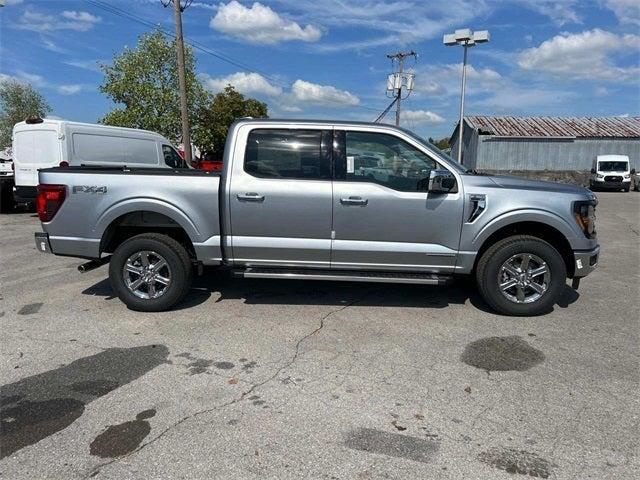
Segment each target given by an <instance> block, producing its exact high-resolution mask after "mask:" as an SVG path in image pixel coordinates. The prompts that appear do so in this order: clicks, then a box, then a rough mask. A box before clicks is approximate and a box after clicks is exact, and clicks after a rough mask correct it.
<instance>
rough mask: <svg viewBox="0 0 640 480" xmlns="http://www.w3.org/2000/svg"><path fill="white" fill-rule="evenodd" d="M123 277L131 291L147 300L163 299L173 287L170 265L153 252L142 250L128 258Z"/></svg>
mask: <svg viewBox="0 0 640 480" xmlns="http://www.w3.org/2000/svg"><path fill="white" fill-rule="evenodd" d="M122 275H123V277H124V284H125V285H126V286H127V288H128V289H129V291H130V292H131V293H133V294H134V295H135V296H136V297H139V298H144V299H145V300H149V299H154V298H159V297H161V296H162V295H164V293H165V292H166V291H167V289H168V288H169V285H171V269H170V268H169V264H168V263H167V261H166V260H165V259H164V257H163V256H162V255H160V254H159V253H157V252H154V251H151V250H141V251H139V252H136V253H134V254H133V255H131V256H130V257H129V258H127V261H126V262H125V264H124V268H123V269H122Z"/></svg>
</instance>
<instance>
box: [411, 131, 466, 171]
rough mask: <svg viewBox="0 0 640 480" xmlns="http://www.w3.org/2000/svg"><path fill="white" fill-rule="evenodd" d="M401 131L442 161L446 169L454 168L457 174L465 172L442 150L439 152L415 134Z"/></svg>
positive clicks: (464, 169)
mask: <svg viewBox="0 0 640 480" xmlns="http://www.w3.org/2000/svg"><path fill="white" fill-rule="evenodd" d="M402 131H403V132H404V133H406V134H407V135H409V136H410V137H411V138H412V139H414V140H415V141H416V142H418V143H419V144H420V145H421V146H423V147H425V148H426V149H427V150H429V151H430V152H431V153H433V154H434V155H435V156H436V157H438V158H439V159H440V160H442V163H445V164H446V165H447V166H448V167H451V168H454V169H455V170H457V171H458V172H459V173H466V172H467V169H466V168H464V167H463V166H462V165H460V164H459V163H458V162H456V161H455V160H454V159H453V158H451V157H450V156H449V155H447V154H446V153H444V152H443V151H442V150H440V149H439V148H438V147H436V146H435V145H432V144H430V143H429V142H427V141H425V140H424V139H422V138H420V137H419V136H417V135H416V134H415V133H413V132H412V131H410V130H405V129H404V128H403V129H402Z"/></svg>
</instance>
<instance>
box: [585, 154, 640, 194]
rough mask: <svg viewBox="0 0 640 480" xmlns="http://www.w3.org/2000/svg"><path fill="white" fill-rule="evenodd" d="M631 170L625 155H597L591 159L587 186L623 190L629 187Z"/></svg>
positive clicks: (632, 171) (633, 171) (632, 172)
mask: <svg viewBox="0 0 640 480" xmlns="http://www.w3.org/2000/svg"><path fill="white" fill-rule="evenodd" d="M635 173H636V171H635V169H633V170H631V167H630V163H629V157H628V156H626V155H598V156H597V157H596V158H595V159H594V161H593V168H592V169H591V177H590V178H589V187H590V188H591V190H594V189H605V188H606V189H611V190H624V191H625V192H628V191H629V189H630V188H631V175H634V174H635Z"/></svg>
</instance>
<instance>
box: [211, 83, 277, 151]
mask: <svg viewBox="0 0 640 480" xmlns="http://www.w3.org/2000/svg"><path fill="white" fill-rule="evenodd" d="M268 116H269V115H268V110H267V104H266V103H263V102H260V101H258V100H255V99H253V98H245V96H244V95H242V94H241V93H240V92H238V91H237V90H236V89H235V88H233V86H231V85H227V86H226V87H225V89H224V91H222V92H220V93H217V94H216V95H215V96H214V97H213V100H212V101H211V103H210V104H209V105H207V106H206V107H205V108H203V109H202V110H200V112H199V115H198V123H199V124H200V125H203V126H204V125H206V127H207V128H206V129H202V130H201V132H200V133H201V135H200V137H199V140H200V143H198V146H200V147H201V148H203V149H205V150H213V151H214V152H216V154H217V155H221V154H222V151H223V150H224V143H225V141H226V138H227V131H228V130H229V127H230V126H231V124H232V123H233V122H234V121H235V120H237V119H238V118H242V117H253V118H267V117H268Z"/></svg>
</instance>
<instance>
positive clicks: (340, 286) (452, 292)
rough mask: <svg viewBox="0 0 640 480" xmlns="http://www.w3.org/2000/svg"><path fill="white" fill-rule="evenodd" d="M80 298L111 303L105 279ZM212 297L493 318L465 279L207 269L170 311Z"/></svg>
mask: <svg viewBox="0 0 640 480" xmlns="http://www.w3.org/2000/svg"><path fill="white" fill-rule="evenodd" d="M82 293H83V294H85V295H98V296H104V297H106V299H112V298H114V293H113V291H112V290H111V287H110V285H109V281H108V280H107V279H105V280H102V281H100V282H98V283H96V284H95V285H92V286H91V287H89V288H87V289H85V290H84V291H83V292H82ZM212 294H217V295H215V296H216V297H217V299H216V300H215V302H216V303H220V302H223V301H225V300H244V303H246V304H262V305H341V304H345V305H346V304H350V303H353V302H357V304H358V305H361V306H371V307H405V308H446V307H449V306H450V305H464V304H465V303H467V302H469V303H470V304H471V305H473V306H474V307H475V308H477V309H478V310H481V311H483V312H486V313H490V314H492V315H497V314H496V313H495V312H494V311H493V310H491V308H490V307H489V306H488V305H487V304H486V303H485V302H484V300H483V299H482V297H481V296H480V295H479V293H478V292H477V290H476V288H475V285H474V283H473V280H472V279H471V278H469V277H460V278H458V279H456V281H455V282H454V283H453V284H451V285H448V286H445V287H436V286H427V285H410V284H394V283H388V284H385V283H359V282H323V281H308V280H266V279H260V280H258V279H256V280H254V279H241V278H233V277H232V276H231V275H230V273H229V272H228V271H225V270H216V269H206V270H205V272H204V274H203V275H202V276H200V277H195V278H194V280H193V284H192V287H191V291H190V292H189V294H188V295H187V297H186V298H185V299H184V300H183V301H182V302H181V303H180V304H178V305H176V306H175V307H174V308H173V310H183V309H187V308H193V307H196V306H198V305H201V304H202V303H204V302H206V301H208V300H209V299H210V298H211V296H212ZM578 297H579V294H578V292H576V291H574V290H573V289H571V288H570V287H569V286H567V287H566V288H565V291H564V292H563V295H562V297H561V298H560V301H559V302H558V306H559V307H561V308H566V307H567V306H569V305H570V304H572V303H574V302H575V301H576V300H577V299H578ZM550 311H552V310H550ZM547 313H549V312H547Z"/></svg>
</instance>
